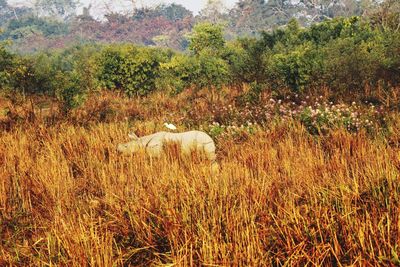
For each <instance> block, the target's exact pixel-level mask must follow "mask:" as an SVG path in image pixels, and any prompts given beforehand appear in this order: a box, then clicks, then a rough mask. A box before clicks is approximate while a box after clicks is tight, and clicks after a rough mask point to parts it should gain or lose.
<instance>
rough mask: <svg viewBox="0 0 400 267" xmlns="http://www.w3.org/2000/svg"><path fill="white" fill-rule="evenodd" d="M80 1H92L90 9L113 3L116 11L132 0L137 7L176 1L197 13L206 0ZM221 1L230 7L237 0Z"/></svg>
mask: <svg viewBox="0 0 400 267" xmlns="http://www.w3.org/2000/svg"><path fill="white" fill-rule="evenodd" d="M80 2H81V3H82V4H83V5H85V6H87V5H89V4H90V3H92V9H96V7H98V8H99V9H101V8H102V6H104V5H105V6H107V5H109V4H108V3H113V4H112V6H113V8H115V10H118V11H119V10H120V11H123V10H124V9H126V8H129V7H132V4H131V3H132V2H136V6H137V7H142V6H155V5H158V4H162V3H164V4H170V3H177V4H181V5H182V6H184V7H186V8H187V9H189V10H191V11H193V13H194V14H197V13H198V12H199V11H200V10H201V9H202V8H204V7H205V5H206V3H207V0H133V1H132V0H111V1H110V0H80ZM222 2H223V3H224V5H225V6H226V7H228V8H231V7H233V6H234V4H235V3H236V2H237V0H222Z"/></svg>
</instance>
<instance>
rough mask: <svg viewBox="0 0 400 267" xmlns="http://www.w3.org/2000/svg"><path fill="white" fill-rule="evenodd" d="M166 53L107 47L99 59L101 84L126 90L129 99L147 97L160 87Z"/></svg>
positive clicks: (135, 48)
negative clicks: (161, 67)
mask: <svg viewBox="0 0 400 267" xmlns="http://www.w3.org/2000/svg"><path fill="white" fill-rule="evenodd" d="M165 60H166V54H165V53H164V52H159V51H156V50H155V49H149V48H137V47H135V46H132V45H123V46H117V47H111V46H109V47H106V48H105V49H104V50H103V51H102V52H101V55H100V59H99V65H100V69H99V75H98V78H99V81H100V84H101V85H103V86H104V87H106V88H108V89H120V90H123V91H124V92H125V93H126V94H127V95H128V96H132V95H146V94H148V93H149V92H151V91H153V90H154V89H155V87H156V84H155V81H156V79H157V77H158V76H159V69H160V63H161V62H163V61H165Z"/></svg>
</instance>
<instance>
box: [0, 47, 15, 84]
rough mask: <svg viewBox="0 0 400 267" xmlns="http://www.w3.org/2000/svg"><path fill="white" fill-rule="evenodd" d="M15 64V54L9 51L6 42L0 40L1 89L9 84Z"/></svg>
mask: <svg viewBox="0 0 400 267" xmlns="http://www.w3.org/2000/svg"><path fill="white" fill-rule="evenodd" d="M13 64H14V55H13V54H11V53H10V52H8V51H7V49H6V44H5V43H3V42H0V89H1V88H4V87H6V86H7V85H8V84H9V82H10V76H11V70H12V66H13Z"/></svg>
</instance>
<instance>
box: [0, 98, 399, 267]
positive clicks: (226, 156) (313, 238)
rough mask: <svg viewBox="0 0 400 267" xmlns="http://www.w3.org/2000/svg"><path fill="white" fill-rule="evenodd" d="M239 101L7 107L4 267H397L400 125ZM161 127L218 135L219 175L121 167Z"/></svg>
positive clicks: (2, 139)
mask: <svg viewBox="0 0 400 267" xmlns="http://www.w3.org/2000/svg"><path fill="white" fill-rule="evenodd" d="M237 99H238V98H235V97H234V96H232V95H231V94H228V93H226V94H224V90H222V91H220V92H219V93H218V94H216V95H211V93H210V92H203V93H200V94H198V95H197V96H196V97H195V98H194V97H192V95H191V94H190V93H188V92H184V93H182V94H179V95H177V96H175V97H173V98H172V97H169V96H168V95H165V94H163V93H155V94H152V95H149V96H147V97H142V98H131V99H128V98H126V97H120V96H118V95H117V94H113V93H105V92H103V93H100V94H94V95H93V96H92V97H90V98H89V99H88V101H87V102H86V103H85V105H84V106H82V107H80V108H78V109H76V110H73V111H72V112H71V113H69V114H68V116H65V115H62V114H61V113H58V112H57V106H55V107H51V108H47V107H46V108H44V109H37V110H36V111H35V113H33V112H32V110H30V109H29V103H26V104H25V106H24V105H22V106H19V107H18V108H17V107H16V108H15V109H14V110H6V109H5V107H6V106H9V103H8V100H6V99H2V101H1V104H2V110H3V112H2V113H1V117H0V121H1V128H2V131H1V134H0V265H2V266H3V265H5V266H23V265H35V266H85V265H90V266H349V265H354V266H377V265H386V266H395V265H399V264H400V258H399V255H400V246H399V244H400V210H399V209H400V183H399V182H400V180H399V179H400V176H399V174H400V146H399V141H400V115H399V114H398V112H396V111H390V110H387V109H385V108H384V107H375V106H374V105H372V104H371V103H351V102H350V103H345V102H343V103H331V102H329V101H328V100H327V99H326V97H325V96H316V97H313V98H312V99H311V98H310V99H309V98H308V97H301V98H300V97H299V96H296V95H291V96H288V98H283V99H277V98H273V97H271V96H265V97H262V98H261V99H260V102H259V103H258V104H257V105H252V104H243V105H241V104H240V101H236V100H237ZM37 106H39V105H37ZM60 114H61V115H60ZM164 122H172V123H174V124H175V125H176V126H177V127H178V130H179V131H184V130H189V129H202V130H204V131H206V132H208V133H209V134H210V135H211V136H212V137H213V138H214V140H215V141H216V143H217V155H218V156H217V157H218V162H219V164H220V170H219V172H218V173H216V174H215V173H212V172H211V171H210V168H209V164H208V163H207V161H205V160H203V159H202V155H192V156H191V157H183V156H180V155H179V153H178V151H177V149H176V147H173V146H171V147H167V148H166V153H165V155H164V156H163V157H162V158H160V159H150V158H148V157H146V155H144V154H142V153H139V154H136V155H131V156H124V155H121V154H119V153H117V151H116V146H117V144H118V143H122V142H126V141H127V140H128V136H127V134H128V132H130V131H132V130H133V131H134V132H135V133H136V134H138V135H139V136H141V135H145V134H150V133H153V132H155V131H159V130H165V128H164V126H163V123H164Z"/></svg>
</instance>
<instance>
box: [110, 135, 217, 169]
mask: <svg viewBox="0 0 400 267" xmlns="http://www.w3.org/2000/svg"><path fill="white" fill-rule="evenodd" d="M128 136H129V138H130V139H131V141H130V142H128V143H125V144H119V145H118V147H117V150H118V151H120V152H122V153H135V152H138V151H140V150H142V151H145V152H146V154H148V155H149V156H151V157H159V156H161V154H162V152H163V147H164V146H165V145H166V144H167V143H169V142H174V143H178V144H179V145H180V149H181V154H186V155H187V154H190V153H191V151H199V152H204V153H205V155H206V156H207V158H208V160H210V162H211V169H212V171H213V172H217V171H218V169H219V165H218V163H217V162H216V154H215V143H214V140H213V139H212V138H211V137H210V136H209V135H208V134H207V133H205V132H202V131H188V132H182V133H170V132H157V133H154V134H151V135H146V136H142V137H138V136H136V135H135V134H134V133H130V134H129V135H128Z"/></svg>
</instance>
